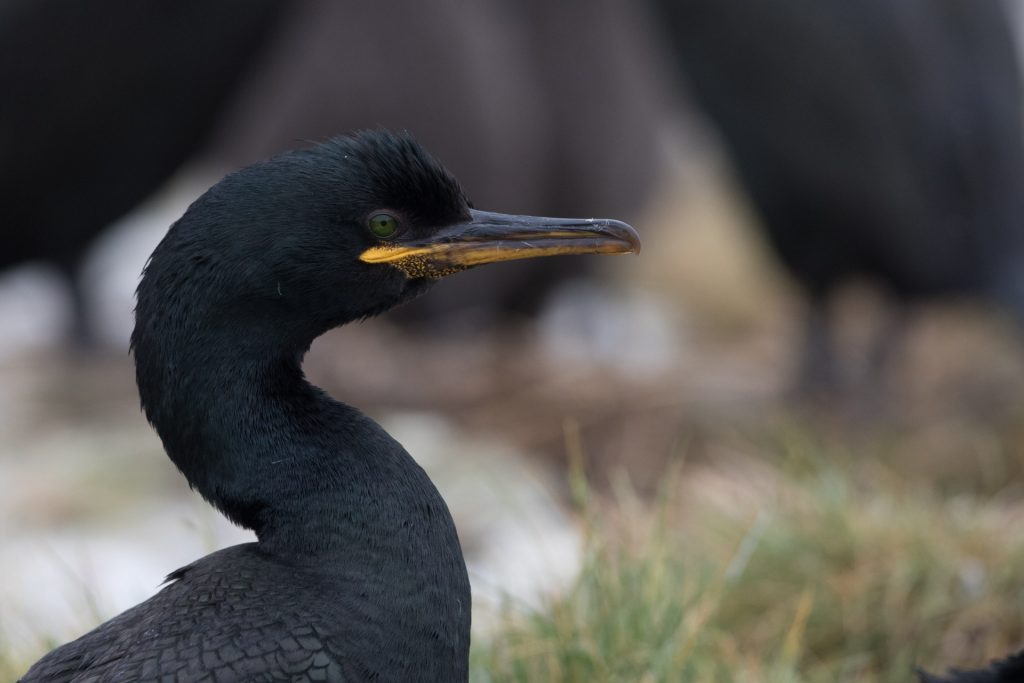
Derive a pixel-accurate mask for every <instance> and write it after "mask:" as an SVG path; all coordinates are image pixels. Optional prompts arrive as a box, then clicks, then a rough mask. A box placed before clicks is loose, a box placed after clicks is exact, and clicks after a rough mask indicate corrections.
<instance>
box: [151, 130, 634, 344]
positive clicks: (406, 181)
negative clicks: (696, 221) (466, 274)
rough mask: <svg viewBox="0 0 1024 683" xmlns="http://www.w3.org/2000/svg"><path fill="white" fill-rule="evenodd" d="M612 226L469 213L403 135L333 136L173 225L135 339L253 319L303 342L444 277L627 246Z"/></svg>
mask: <svg viewBox="0 0 1024 683" xmlns="http://www.w3.org/2000/svg"><path fill="white" fill-rule="evenodd" d="M639 248H640V243H639V238H638V236H637V234H636V232H635V231H634V230H633V229H632V228H631V227H629V226H628V225H626V224H624V223H620V222H618V221H612V220H597V219H556V218H541V217H534V216H515V215H508V214H499V213H491V212H486V211H477V210H475V209H473V208H471V205H470V203H469V202H468V201H467V199H466V196H465V194H464V193H463V191H462V189H461V188H460V186H459V184H458V182H457V181H456V180H455V178H453V177H452V176H451V174H449V173H448V172H447V171H446V170H445V169H444V168H443V167H442V166H441V165H440V164H439V163H438V162H437V161H435V160H434V159H433V158H431V157H430V156H429V155H428V154H427V153H426V152H425V151H423V149H422V148H420V147H419V145H417V144H416V143H415V142H414V141H413V140H412V139H411V138H410V137H408V136H405V135H396V134H392V133H388V132H384V131H372V132H363V133H358V134H355V135H351V136H344V137H338V138H335V139H332V140H330V141H328V142H326V143H323V144H320V145H317V146H315V147H312V148H309V149H303V150H297V151H293V152H289V153H286V154H283V155H281V156H278V157H276V158H273V159H271V160H269V161H266V162H263V163H260V164H256V165H254V166H250V167H248V168H245V169H242V170H240V171H238V172H236V173H233V174H231V175H228V176H227V177H225V178H224V179H223V180H221V181H220V182H219V183H218V184H217V185H215V186H214V187H213V188H211V189H210V190H209V191H207V193H206V194H204V195H203V196H202V197H201V198H199V199H198V200H197V201H196V202H195V203H194V204H193V205H192V206H191V207H190V208H189V209H188V211H187V212H186V213H185V215H184V216H183V217H182V218H181V219H180V220H179V221H178V222H177V223H175V225H174V226H172V227H171V229H170V231H169V232H168V234H167V236H166V237H165V238H164V240H163V242H162V243H161V244H160V245H159V246H158V247H157V249H156V251H155V252H154V253H153V256H152V258H151V259H150V262H149V264H148V265H147V268H146V271H145V274H144V277H143V281H142V283H141V285H140V287H139V293H138V308H137V312H136V318H137V325H136V333H135V337H136V338H138V337H139V336H140V335H144V334H145V331H146V326H147V325H148V324H149V323H150V322H151V321H153V320H154V316H158V317H160V318H167V317H168V316H171V317H176V318H177V320H176V322H175V323H174V327H176V328H178V329H187V328H189V327H191V326H194V325H201V326H203V327H204V328H210V327H211V326H212V327H217V326H225V327H226V328H227V329H231V330H234V331H237V330H238V329H240V328H241V327H249V326H251V325H253V324H256V325H258V326H260V327H262V328H265V329H267V330H268V331H271V332H272V334H271V336H279V335H281V334H284V335H286V336H287V337H289V338H291V339H293V340H294V341H295V343H296V344H300V345H307V346H308V343H309V342H311V341H312V339H313V338H315V337H316V336H317V335H319V334H320V333H322V332H324V331H325V330H327V329H329V328H331V327H335V326H337V325H340V324H342V323H344V322H347V321H350V320H356V319H361V318H365V317H368V316H372V315H376V314H377V313H380V312H382V311H384V310H387V309H388V308H391V307H393V306H395V305H397V304H399V303H401V302H403V301H405V300H408V299H410V298H412V297H414V296H416V295H418V294H420V293H421V292H423V291H425V289H427V288H428V287H429V285H430V284H432V283H433V282H435V281H436V280H438V279H439V278H442V277H445V276H447V275H450V274H452V273H456V272H458V271H461V270H465V269H467V268H472V267H475V266H479V265H482V264H486V263H494V262H498V261H508V260H513V259H523V258H534V257H539V256H548V255H565V254H599V253H626V252H636V251H639Z"/></svg>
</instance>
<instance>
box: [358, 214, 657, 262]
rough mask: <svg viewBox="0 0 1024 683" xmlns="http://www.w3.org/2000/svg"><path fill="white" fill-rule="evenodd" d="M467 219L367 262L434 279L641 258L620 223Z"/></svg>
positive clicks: (379, 249)
mask: <svg viewBox="0 0 1024 683" xmlns="http://www.w3.org/2000/svg"><path fill="white" fill-rule="evenodd" d="M469 215H470V219H469V220H468V221H465V222H462V223H456V224H454V225H450V226H447V227H446V228H444V229H443V230H441V231H439V232H438V233H437V234H435V235H432V236H430V237H429V238H426V239H422V240H416V241H411V242H406V243H397V242H396V243H394V244H381V245H377V246H374V247H370V248H369V249H367V250H366V251H364V252H363V253H362V254H361V255H360V256H359V259H360V260H361V261H365V262H366V263H388V264H390V265H392V266H395V267H396V268H399V269H400V270H402V271H403V272H404V273H405V274H406V275H407V276H409V277H434V278H439V277H443V276H445V275H449V274H451V273H455V272H458V271H460V270H465V269H466V268H472V267H473V266H479V265H483V264H485V263H497V262H498V261H513V260H516V259H527V258H537V257H540V256H566V255H570V254H628V253H634V254H638V253H640V236H639V235H638V234H637V232H636V230H634V229H633V228H632V227H630V226H628V225H626V224H625V223H622V222H620V221H613V220H607V219H603V218H541V217H539V216H515V215H511V214H504V213H492V212H490V211H476V210H475V209H470V211H469Z"/></svg>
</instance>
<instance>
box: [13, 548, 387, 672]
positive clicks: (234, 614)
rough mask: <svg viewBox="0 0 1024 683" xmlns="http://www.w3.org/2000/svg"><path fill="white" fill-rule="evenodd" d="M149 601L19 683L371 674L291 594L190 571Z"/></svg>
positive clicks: (235, 576) (241, 578) (228, 570)
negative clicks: (339, 647)
mask: <svg viewBox="0 0 1024 683" xmlns="http://www.w3.org/2000/svg"><path fill="white" fill-rule="evenodd" d="M171 578H172V579H177V580H175V581H174V582H173V583H171V584H170V585H168V586H166V587H165V588H164V589H163V590H161V591H160V592H159V593H157V594H156V595H154V596H153V597H152V598H150V599H149V600H147V601H146V602H143V603H141V604H139V605H137V606H136V607H134V608H132V609H130V610H128V611H126V612H124V613H123V614H121V615H120V616H118V617H115V618H114V619H111V620H110V621H108V622H106V623H104V624H102V625H101V626H99V627H97V628H96V629H95V630H93V631H91V632H89V633H87V634H86V635H84V636H82V637H81V638H79V639H78V640H75V641H72V642H70V643H68V644H66V645H64V646H62V647H59V648H57V649H56V650H54V651H53V652H51V653H50V654H48V655H47V656H45V657H44V658H43V659H41V660H40V661H39V662H37V663H36V664H35V665H34V666H33V667H32V668H31V669H30V670H29V671H28V673H27V674H25V676H24V678H22V679H21V683H128V682H129V681H131V682H136V683H137V682H143V681H160V682H162V681H165V680H167V681H207V680H208V681H211V682H212V681H216V682H217V683H222V682H232V681H237V682H238V683H249V682H255V681H268V682H269V681H297V680H303V681H331V682H333V681H337V682H339V683H344V682H345V681H362V680H366V679H367V677H368V675H371V674H372V672H368V671H364V670H362V667H361V666H360V665H359V664H358V663H356V662H353V661H351V660H350V659H349V658H346V657H345V656H344V655H343V654H342V653H340V652H337V651H335V650H334V649H332V643H337V642H338V638H336V637H335V634H333V633H330V632H329V631H328V630H327V629H326V628H325V627H323V626H322V625H320V624H317V623H316V619H315V617H313V616H311V614H310V613H309V612H308V610H305V609H304V608H303V606H301V605H296V604H295V601H294V600H292V599H290V596H289V595H288V594H287V587H286V586H284V587H283V586H282V585H281V584H279V583H277V582H261V581H259V580H258V578H257V579H256V580H254V577H253V576H251V575H246V574H245V573H244V572H239V571H238V567H231V566H226V567H225V566H216V565H215V566H212V567H211V566H204V567H200V566H198V565H191V566H189V567H186V568H184V569H182V570H178V571H177V572H175V573H174V574H172V577H171Z"/></svg>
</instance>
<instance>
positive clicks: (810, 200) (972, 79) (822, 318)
mask: <svg viewBox="0 0 1024 683" xmlns="http://www.w3.org/2000/svg"><path fill="white" fill-rule="evenodd" d="M656 5H657V7H658V9H659V11H660V18H661V19H662V21H661V22H659V23H660V25H662V26H664V27H665V28H666V30H667V33H666V35H667V36H668V37H669V38H670V39H671V44H672V46H673V47H674V48H675V53H676V55H677V57H678V59H677V62H678V65H679V66H680V68H681V73H683V74H685V77H686V83H687V85H688V86H689V89H690V90H689V91H690V93H691V94H692V95H693V96H694V99H695V101H696V103H697V104H698V105H699V106H701V107H702V108H703V110H704V111H705V112H706V113H707V114H708V116H709V118H710V120H711V122H712V123H713V124H714V126H715V127H716V128H717V130H718V131H719V132H720V133H721V136H722V139H723V142H724V143H725V147H726V148H727V150H728V152H729V153H730V154H731V157H732V160H733V162H734V164H735V167H736V170H737V172H738V174H739V176H740V178H741V180H742V181H743V183H744V184H745V186H746V188H747V190H748V191H749V193H750V196H751V198H752V199H753V202H754V204H755V206H756V208H757V209H758V211H759V213H760V217H761V223H762V225H763V227H764V230H765V232H766V234H767V237H768V239H769V242H770V243H771V245H772V246H773V247H774V249H775V251H776V252H777V253H778V255H779V257H780V259H781V261H782V263H783V264H784V265H785V266H786V267H787V268H788V269H789V271H790V272H791V273H792V275H793V276H794V277H795V279H796V280H797V282H798V283H799V284H800V285H801V286H802V287H803V289H804V290H805V291H806V293H807V295H808V298H809V300H810V303H811V311H810V315H809V318H808V333H807V350H806V353H805V355H804V358H805V368H804V380H805V383H808V384H811V385H814V384H819V385H821V384H826V385H827V384H834V380H835V379H836V378H835V376H834V370H835V367H834V366H835V362H834V359H833V355H834V354H833V349H832V344H831V340H830V339H829V334H828V328H827V325H826V323H827V313H828V305H829V299H830V297H831V295H832V294H833V293H834V291H835V290H836V289H837V288H838V287H839V286H840V285H842V284H844V283H846V282H847V281H848V280H850V279H851V278H868V279H872V280H874V281H875V282H876V283H877V284H879V285H881V286H882V287H883V288H884V289H885V290H887V291H888V293H890V294H891V295H892V296H893V298H894V301H895V302H896V303H897V304H899V305H900V306H902V305H903V304H911V303H915V302H917V301H920V300H922V299H930V298H938V297H949V296H955V295H964V294H967V295H977V296H980V297H983V298H985V299H987V300H989V301H994V302H996V303H999V304H1002V305H1005V306H1006V307H1007V308H1008V310H1009V311H1010V312H1011V313H1013V314H1015V315H1016V316H1018V317H1019V318H1020V320H1021V321H1022V322H1024V277H1022V275H1021V273H1024V268H1022V266H1024V192H1022V191H1021V188H1022V187H1024V145H1022V142H1021V141H1022V127H1021V121H1022V119H1024V110H1022V92H1021V74H1020V70H1019V67H1018V62H1017V59H1016V53H1015V49H1014V44H1013V38H1012V36H1011V34H1010V31H1009V29H1008V26H1009V21H1008V18H1007V16H1006V11H1005V8H1004V7H1003V5H1002V2H1001V0H904V1H901V2H891V0H857V2H848V1H847V0H779V1H777V2H772V3H761V2H748V1H747V0H656ZM890 339H892V338H890ZM890 346H891V344H890ZM883 349H885V346H884V345H882V346H879V348H878V349H877V350H878V351H882V350H883ZM885 355H886V354H884V353H881V354H880V355H879V356H878V358H877V360H878V361H879V362H881V361H883V360H884V356H885Z"/></svg>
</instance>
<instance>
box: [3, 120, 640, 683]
mask: <svg viewBox="0 0 1024 683" xmlns="http://www.w3.org/2000/svg"><path fill="white" fill-rule="evenodd" d="M638 250H639V240H638V237H637V235H636V232H635V231H634V230H633V229H632V228H630V227H629V226H627V225H625V224H623V223H619V222H616V221H606V220H594V219H585V220H584V219H581V220H570V219H551V218H536V217H529V216H510V215H505V214H496V213H488V212H483V211H476V210H474V209H471V208H470V205H469V203H468V202H467V200H466V198H465V196H464V195H463V192H462V190H461V189H460V187H459V185H458V183H457V182H456V181H455V179H454V178H453V177H452V176H451V175H449V174H448V173H447V171H445V170H444V169H443V168H442V167H441V166H440V165H439V164H438V163H436V162H435V161H434V160H433V159H432V158H431V157H429V156H428V155H427V154H426V153H425V152H423V151H422V149H421V148H420V147H418V146H417V145H416V144H415V143H414V142H413V141H412V140H411V139H410V138H408V137H400V136H395V135H392V134H389V133H386V132H369V133H360V134H357V135H355V136H352V137H341V138H336V139H333V140H331V141H329V142H327V143H325V144H322V145H320V146H317V147H314V148H311V149H305V150H300V151H294V152H290V153H287V154H284V155H282V156H279V157H276V158H274V159H271V160H270V161H267V162H264V163H261V164H257V165H255V166H251V167H249V168H246V169H243V170H242V171H239V172H237V173H234V174H232V175H229V176H227V177H226V178H224V179H223V180H222V181H221V182H220V183H218V184H217V185H215V186H214V187H213V188H212V189H210V190H209V191H208V192H206V194H204V195H203V196H202V197H200V198H199V199H198V200H197V201H196V202H195V203H194V204H193V205H192V206H191V207H190V208H189V209H188V211H187V212H186V213H185V215H184V216H183V217H182V218H181V219H180V220H178V221H177V222H176V223H175V224H174V225H173V226H172V227H171V229H170V230H169V232H168V233H167V236H166V237H165V238H164V239H163V241H162V242H161V243H160V245H159V246H158V247H157V248H156V250H155V251H154V252H153V255H152V257H151V259H150V261H149V263H148V265H147V266H146V269H145V272H144V275H143V279H142V282H141V284H140V285H139V289H138V305H137V308H136V325H135V331H134V333H133V335H132V346H133V353H134V357H135V364H136V379H137V382H138V386H139V393H140V395H141V398H142V406H143V408H144V410H145V413H146V416H147V417H148V419H149V420H150V422H151V423H152V424H153V426H154V427H155V429H156V431H157V433H158V434H159V435H160V438H161V439H162V440H163V443H164V447H165V449H166V451H167V454H168V455H169V456H170V458H171V460H173V461H174V463H175V465H177V467H178V468H179V469H180V470H181V471H182V473H183V474H184V475H185V477H186V478H187V479H188V481H189V483H190V484H191V485H192V487H194V488H195V489H197V490H198V491H199V492H200V494H202V495H203V497H204V498H206V499H207V500H208V501H209V502H211V503H212V504H213V505H215V506H216V507H217V508H218V509H219V510H221V511H222V512H223V513H224V514H225V515H226V516H227V517H228V518H229V519H231V520H232V521H233V522H235V523H236V524H239V525H241V526H243V527H246V528H249V529H252V530H254V531H255V532H256V535H257V538H258V542H256V543H249V544H244V545H238V546H234V547H231V548H227V549H224V550H221V551H218V552H215V553H213V554H211V555H208V556H207V557H204V558H202V559H200V560H198V561H197V562H194V563H192V564H190V565H188V566H186V567H184V568H182V569H179V570H177V571H175V572H173V573H172V574H171V575H170V576H169V577H168V582H169V585H167V586H166V587H165V588H163V589H162V590H161V591H160V592H159V593H157V594H156V595H155V596H154V597H152V598H150V599H149V600H147V601H146V602H144V603H142V604H140V605H138V606H136V607H134V608H132V609H130V610H128V611H126V612H124V613H123V614H121V615H120V616H118V617H115V618H114V619H112V620H111V621H108V622H107V623H105V624H103V625H101V626H100V627H98V628H97V629H96V630H94V631H92V632H90V633H88V634H86V635H85V636H83V637H81V638H79V639H78V640H76V641H74V642H72V643H69V644H67V645H64V646H63V647H60V648H58V649H56V650H54V651H53V652H51V653H50V654H49V655H47V656H46V657H44V658H43V659H42V660H40V661H39V662H38V663H37V664H36V665H35V666H33V667H32V669H31V670H30V671H29V672H28V673H27V674H26V675H25V677H24V678H23V679H22V680H23V681H24V683H35V682H41V681H45V682H47V683H55V682H57V681H66V682H69V683H70V682H71V681H75V682H78V683H84V682H85V681H108V682H113V681H164V680H176V681H183V680H189V681H199V680H210V681H214V680H215V681H270V680H288V681H325V680H326V681H368V680H374V681H460V680H463V681H464V680H466V678H467V675H468V660H467V657H468V648H469V625H470V592H469V582H468V580H467V576H466V568H465V564H464V562H463V558H462V551H461V549H460V547H459V540H458V537H457V535H456V531H455V526H454V524H453V522H452V518H451V516H450V514H449V512H448V509H447V507H446V506H445V503H444V501H443V500H442V498H441V496H440V494H439V493H438V491H437V490H436V489H435V488H434V486H433V484H432V483H431V482H430V480H429V479H428V478H427V475H426V474H425V473H424V472H423V470H422V469H421V468H420V467H419V466H418V465H417V464H416V463H415V461H414V460H413V459H412V458H411V457H410V456H409V454H408V453H406V451H405V450H404V449H403V448H402V446H401V445H400V444H398V443H397V442H396V441H395V440H394V439H392V438H391V437H390V436H389V435H388V434H387V433H385V432H384V430H383V429H381V427H379V426H378V425H377V424H375V423H374V422H373V421H372V420H370V419H369V418H367V417H366V416H364V415H363V414H362V413H360V412H359V411H358V410H356V409H354V408H351V407H349V406H347V405H344V404H341V403H338V402H337V401H334V400H332V399H330V398H329V397H328V396H326V395H325V394H324V393H323V392H322V391H320V390H319V389H317V388H316V387H313V386H312V385H310V384H309V383H308V382H307V381H306V379H305V378H304V377H303V374H302V369H301V361H302V357H303V354H304V353H305V352H306V350H307V349H308V348H309V346H310V344H311V343H312V341H313V340H314V339H315V338H316V337H317V336H319V335H320V334H321V333H323V332H325V331H326V330H328V329H331V328H333V327H336V326H338V325H342V324H344V323H346V322H350V321H353V320H360V319H363V318H366V317H369V316H373V315H376V314H378V313H381V312H383V311H385V310H387V309H389V308H391V307H393V306H395V305H397V304H399V303H402V302H403V301H406V300H409V299H411V298H412V297H414V296H416V295H418V294H420V293H422V292H423V291H425V290H426V289H427V288H428V287H429V286H430V285H431V284H432V283H433V282H434V281H435V280H437V279H438V278H441V277H443V276H445V275H448V274H451V273H455V272H458V271H461V270H464V269H466V268H469V267H472V266H476V265H480V264H484V263H492V262H495V261H506V260H512V259H521V258H532V257H537V256H548V255H554V254H592V253H595V254H596V253H625V252H635V251H638Z"/></svg>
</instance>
